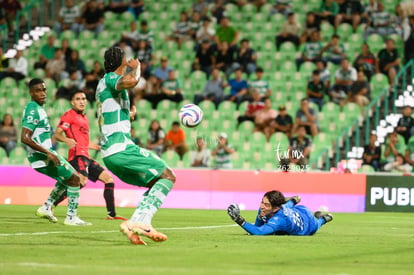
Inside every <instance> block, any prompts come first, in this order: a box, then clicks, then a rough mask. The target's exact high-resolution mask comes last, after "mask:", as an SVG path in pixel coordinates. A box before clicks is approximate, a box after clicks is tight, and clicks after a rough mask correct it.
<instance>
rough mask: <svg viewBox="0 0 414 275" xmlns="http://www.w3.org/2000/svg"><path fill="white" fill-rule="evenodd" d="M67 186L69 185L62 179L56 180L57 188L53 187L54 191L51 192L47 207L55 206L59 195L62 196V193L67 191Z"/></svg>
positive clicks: (46, 203)
mask: <svg viewBox="0 0 414 275" xmlns="http://www.w3.org/2000/svg"><path fill="white" fill-rule="evenodd" d="M66 188H67V186H66V184H64V183H63V182H60V181H58V182H56V184H55V188H53V190H52V192H50V195H49V197H48V198H47V200H46V202H45V204H44V205H45V206H47V207H51V206H53V205H54V203H55V201H57V200H58V199H59V197H60V196H62V194H63V193H65V192H66Z"/></svg>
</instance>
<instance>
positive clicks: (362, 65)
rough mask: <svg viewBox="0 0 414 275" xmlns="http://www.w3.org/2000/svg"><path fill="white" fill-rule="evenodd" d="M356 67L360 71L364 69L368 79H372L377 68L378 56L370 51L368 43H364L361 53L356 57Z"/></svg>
mask: <svg viewBox="0 0 414 275" xmlns="http://www.w3.org/2000/svg"><path fill="white" fill-rule="evenodd" d="M354 67H355V68H356V69H357V70H358V71H362V72H363V73H364V74H365V76H366V77H367V79H368V81H370V80H371V76H372V75H374V74H375V70H376V68H377V58H376V57H375V55H374V54H373V53H372V52H371V51H370V49H369V45H368V44H367V43H363V44H362V46H361V53H360V54H359V55H358V56H357V57H356V58H355V62H354Z"/></svg>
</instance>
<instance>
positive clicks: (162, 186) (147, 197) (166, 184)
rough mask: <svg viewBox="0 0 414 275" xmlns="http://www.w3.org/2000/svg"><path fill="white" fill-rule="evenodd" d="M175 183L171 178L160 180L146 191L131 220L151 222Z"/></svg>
mask: <svg viewBox="0 0 414 275" xmlns="http://www.w3.org/2000/svg"><path fill="white" fill-rule="evenodd" d="M173 185H174V184H173V182H172V181H170V180H167V179H160V180H158V181H157V182H156V183H155V184H154V186H152V188H151V189H150V190H148V191H147V192H145V194H144V196H143V197H142V200H141V202H140V204H139V205H138V207H137V209H135V212H134V214H133V215H132V218H131V219H130V220H131V221H132V222H142V223H144V224H151V221H152V217H153V216H154V214H155V213H156V212H157V210H158V208H160V206H161V204H162V203H163V202H164V200H165V198H166V197H167V195H168V193H169V192H170V190H171V189H172V187H173Z"/></svg>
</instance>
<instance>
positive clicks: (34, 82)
mask: <svg viewBox="0 0 414 275" xmlns="http://www.w3.org/2000/svg"><path fill="white" fill-rule="evenodd" d="M42 83H45V82H44V81H43V79H40V78H33V79H32V80H30V81H29V84H28V86H29V89H30V90H31V89H32V88H33V86H35V85H37V84H42Z"/></svg>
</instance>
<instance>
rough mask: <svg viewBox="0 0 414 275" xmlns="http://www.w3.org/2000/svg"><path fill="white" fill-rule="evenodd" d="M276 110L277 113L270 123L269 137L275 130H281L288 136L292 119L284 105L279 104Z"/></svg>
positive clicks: (290, 132) (290, 131)
mask: <svg viewBox="0 0 414 275" xmlns="http://www.w3.org/2000/svg"><path fill="white" fill-rule="evenodd" d="M278 110H279V114H278V115H277V117H276V118H275V120H274V121H272V122H271V123H270V128H269V130H270V133H269V134H268V135H269V137H270V136H271V135H272V134H273V133H275V132H282V133H284V134H285V135H286V136H287V137H288V138H290V137H291V134H292V126H293V119H292V117H291V116H290V115H289V114H288V112H287V111H286V107H285V105H280V106H279V109H278Z"/></svg>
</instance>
